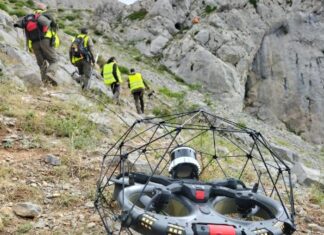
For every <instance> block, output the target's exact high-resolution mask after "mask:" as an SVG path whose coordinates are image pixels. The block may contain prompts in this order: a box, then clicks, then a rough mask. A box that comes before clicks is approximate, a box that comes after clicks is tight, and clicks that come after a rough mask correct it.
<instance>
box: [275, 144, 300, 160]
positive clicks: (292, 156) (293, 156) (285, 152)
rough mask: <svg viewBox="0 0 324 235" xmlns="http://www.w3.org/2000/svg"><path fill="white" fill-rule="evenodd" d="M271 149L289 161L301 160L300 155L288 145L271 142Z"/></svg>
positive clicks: (282, 158)
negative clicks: (287, 146)
mask: <svg viewBox="0 0 324 235" xmlns="http://www.w3.org/2000/svg"><path fill="white" fill-rule="evenodd" d="M271 149H272V150H273V151H274V152H275V153H276V155H277V156H278V157H279V158H280V159H281V160H286V161H288V162H299V159H300V157H299V156H298V154H297V153H295V152H293V151H291V150H290V149H288V148H286V147H283V146H278V145H275V144H271Z"/></svg>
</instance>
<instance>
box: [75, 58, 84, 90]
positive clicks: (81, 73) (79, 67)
mask: <svg viewBox="0 0 324 235" xmlns="http://www.w3.org/2000/svg"><path fill="white" fill-rule="evenodd" d="M74 65H75V66H76V67H77V69H78V73H79V77H78V78H77V79H76V81H77V83H80V84H81V85H82V80H83V79H82V76H83V74H84V73H83V66H82V64H81V63H80V62H76V63H75V64H74Z"/></svg>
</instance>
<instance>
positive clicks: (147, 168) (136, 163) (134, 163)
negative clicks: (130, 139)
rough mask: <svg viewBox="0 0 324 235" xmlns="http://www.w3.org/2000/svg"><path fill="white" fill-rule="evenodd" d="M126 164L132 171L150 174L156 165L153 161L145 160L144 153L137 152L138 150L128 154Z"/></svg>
mask: <svg viewBox="0 0 324 235" xmlns="http://www.w3.org/2000/svg"><path fill="white" fill-rule="evenodd" d="M127 166H128V168H129V169H132V171H135V172H143V173H146V174H152V169H153V170H154V168H155V167H156V166H155V165H154V163H153V162H150V163H148V162H147V160H146V159H145V155H144V153H139V152H138V151H136V152H133V153H131V154H130V155H128V157H127Z"/></svg>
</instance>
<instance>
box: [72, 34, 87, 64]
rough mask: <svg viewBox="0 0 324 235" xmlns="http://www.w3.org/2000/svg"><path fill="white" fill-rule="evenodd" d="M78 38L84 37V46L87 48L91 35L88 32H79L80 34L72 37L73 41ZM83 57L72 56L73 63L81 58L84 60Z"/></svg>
mask: <svg viewBox="0 0 324 235" xmlns="http://www.w3.org/2000/svg"><path fill="white" fill-rule="evenodd" d="M76 38H83V47H84V48H87V47H88V41H89V36H88V35H86V34H82V33H81V34H79V35H78V36H76V37H74V38H73V39H72V42H73V41H74V40H75V39H76ZM82 59H83V57H75V56H72V64H75V63H76V62H78V61H79V60H82Z"/></svg>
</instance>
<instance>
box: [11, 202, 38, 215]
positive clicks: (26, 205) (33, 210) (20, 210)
mask: <svg viewBox="0 0 324 235" xmlns="http://www.w3.org/2000/svg"><path fill="white" fill-rule="evenodd" d="M13 211H14V213H15V214H16V215H18V216H21V217H24V218H35V217H38V216H40V214H41V213H42V208H41V207H40V206H39V205H36V204H34V203H31V202H23V203H17V204H16V205H14V207H13Z"/></svg>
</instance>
